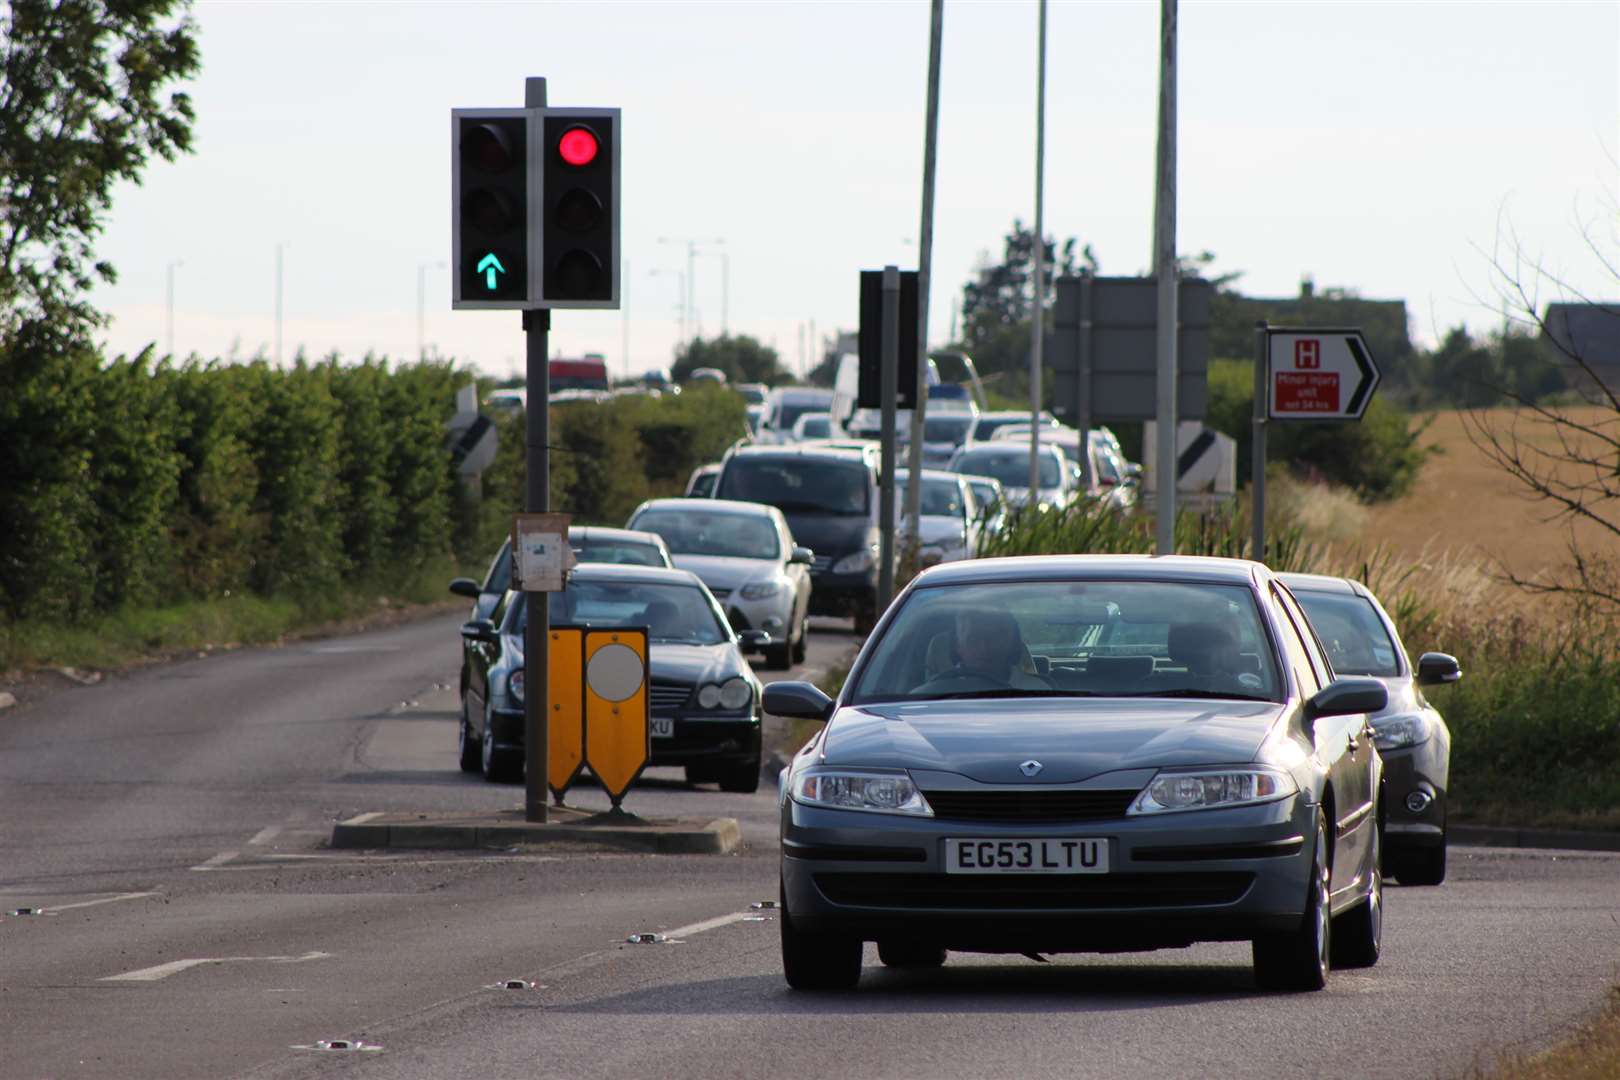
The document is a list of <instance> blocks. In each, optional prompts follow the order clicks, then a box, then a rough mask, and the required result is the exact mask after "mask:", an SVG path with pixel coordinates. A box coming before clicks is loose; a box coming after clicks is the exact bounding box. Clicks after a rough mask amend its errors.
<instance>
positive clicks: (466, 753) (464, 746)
mask: <svg viewBox="0 0 1620 1080" xmlns="http://www.w3.org/2000/svg"><path fill="white" fill-rule="evenodd" d="M482 753H483V748H482V747H481V746H480V745H479V743H478V740H476V739H474V738H473V733H472V722H471V721H470V720H468V719H467V699H466V698H465V697H463V698H462V699H461V771H462V772H477V771H478V770H479V769H480V768H481V767H482V766H483V762H482V760H481V757H482Z"/></svg>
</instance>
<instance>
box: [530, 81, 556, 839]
mask: <svg viewBox="0 0 1620 1080" xmlns="http://www.w3.org/2000/svg"><path fill="white" fill-rule="evenodd" d="M523 104H524V107H525V108H529V109H540V108H544V107H545V104H546V80H544V79H525V80H524V83H523ZM550 334H551V311H550V310H549V309H546V308H540V309H538V310H534V311H525V312H524V313H523V336H524V359H525V365H526V366H525V380H524V386H525V389H526V391H527V395H526V396H527V402H528V405H527V408H526V409H525V417H524V421H525V433H524V434H525V441H526V443H527V446H526V450H527V456H528V475H527V477H526V479H525V485H524V486H525V488H526V490H525V492H524V504H525V505H526V506H527V507H528V510H529V512H530V513H532V514H543V513H546V512H547V511H548V510H550V509H551V457H550V453H549V451H548V450H547V444H548V443H549V442H550V440H551V407H550V398H551V360H550V354H549V352H548V351H547V344H548V342H547V339H548V338H549V337H550ZM527 603H528V606H529V616H528V624H527V625H526V626H525V627H524V630H523V657H524V660H523V666H524V668H525V675H526V676H527V682H528V686H527V692H526V693H525V694H524V699H523V750H524V758H525V761H524V765H525V771H524V779H523V818H524V820H525V821H535V822H540V823H542V824H543V823H545V822H546V821H547V820H548V810H547V807H546V781H547V778H548V776H549V774H550V762H549V760H548V755H549V751H550V742H551V730H550V724H549V722H548V717H547V716H546V705H547V703H548V702H549V701H550V700H551V688H550V685H549V673H550V667H551V663H550V653H549V652H548V645H549V638H548V635H547V633H546V631H547V630H548V629H549V628H550V624H551V597H550V596H549V595H548V594H547V593H543V592H531V593H529V594H528V597H527Z"/></svg>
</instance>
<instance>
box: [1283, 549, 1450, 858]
mask: <svg viewBox="0 0 1620 1080" xmlns="http://www.w3.org/2000/svg"><path fill="white" fill-rule="evenodd" d="M1282 579H1283V582H1284V583H1285V584H1287V586H1288V588H1289V589H1290V590H1292V591H1293V593H1294V595H1295V596H1297V597H1298V598H1299V605H1300V607H1302V608H1304V609H1305V617H1306V618H1308V619H1310V621H1311V626H1312V627H1313V628H1314V629H1315V630H1316V636H1317V637H1318V638H1319V639H1320V640H1321V642H1322V645H1323V647H1324V648H1325V649H1326V650H1327V654H1328V659H1329V660H1331V661H1332V662H1333V668H1334V670H1335V671H1340V672H1343V673H1345V674H1347V675H1370V676H1372V677H1373V678H1376V679H1378V680H1380V681H1381V682H1382V683H1383V684H1384V685H1385V686H1386V687H1388V688H1389V705H1388V706H1387V707H1386V708H1384V709H1382V710H1381V711H1379V712H1377V713H1374V714H1373V715H1372V717H1371V718H1370V720H1371V723H1372V726H1373V744H1374V745H1375V746H1377V747H1378V753H1379V756H1380V757H1382V758H1383V759H1384V788H1385V791H1386V793H1387V794H1386V800H1385V801H1386V803H1387V810H1386V815H1387V817H1386V821H1385V823H1384V873H1386V874H1388V875H1389V876H1390V877H1392V878H1395V879H1396V880H1397V881H1399V882H1400V883H1401V884H1402V885H1438V884H1440V883H1441V882H1442V881H1444V880H1445V879H1446V787H1447V784H1448V782H1449V779H1450V776H1451V729H1450V728H1448V727H1446V722H1445V720H1444V719H1442V718H1441V716H1440V712H1439V710H1437V709H1436V708H1435V707H1434V706H1433V705H1431V704H1430V703H1429V701H1428V699H1427V698H1425V697H1424V696H1423V691H1422V689H1421V688H1422V687H1425V686H1443V685H1446V684H1449V683H1454V682H1456V681H1457V680H1458V679H1461V678H1462V670H1461V669H1460V668H1459V667H1458V666H1457V661H1456V658H1455V657H1451V656H1447V655H1446V654H1445V653H1424V654H1423V655H1422V656H1420V657H1418V662H1417V669H1416V670H1415V671H1414V670H1413V668H1412V664H1411V661H1410V660H1408V658H1407V655H1406V648H1405V646H1403V645H1402V644H1401V639H1400V635H1399V634H1397V633H1396V631H1395V621H1394V620H1393V619H1391V618H1390V617H1389V613H1388V612H1386V611H1385V610H1384V606H1383V605H1382V604H1380V603H1379V602H1378V598H1377V597H1375V596H1374V595H1373V594H1372V592H1371V591H1370V590H1369V589H1368V588H1367V587H1366V586H1365V585H1363V584H1361V582H1359V581H1351V580H1348V579H1346V578H1336V577H1325V576H1322V575H1318V574H1284V575H1282Z"/></svg>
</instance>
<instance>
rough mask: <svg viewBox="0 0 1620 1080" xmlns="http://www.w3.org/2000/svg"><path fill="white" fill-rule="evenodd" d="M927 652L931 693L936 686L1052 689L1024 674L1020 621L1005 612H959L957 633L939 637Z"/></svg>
mask: <svg viewBox="0 0 1620 1080" xmlns="http://www.w3.org/2000/svg"><path fill="white" fill-rule="evenodd" d="M928 652H929V657H928V659H929V665H928V666H929V669H930V672H931V674H930V677H929V680H928V683H926V684H925V685H926V686H927V687H929V688H930V689H934V688H935V687H934V684H935V683H949V684H952V685H955V684H957V683H958V682H960V683H961V684H962V687H963V688H971V687H972V686H979V687H983V686H984V685H986V684H989V685H992V686H1005V687H1016V688H1019V689H1025V690H1049V689H1051V684H1050V683H1048V682H1047V681H1046V680H1045V679H1042V678H1041V677H1040V676H1038V675H1034V674H1031V673H1030V672H1028V671H1025V670H1024V658H1025V655H1026V654H1025V650H1024V639H1023V635H1022V634H1020V633H1019V630H1018V620H1017V619H1015V618H1013V617H1012V616H1011V615H1009V614H1008V613H1006V612H1004V611H959V612H957V613H956V622H955V626H954V633H951V634H940V635H939V636H938V637H937V638H935V640H934V642H933V643H932V644H931V645H930V646H929V650H928ZM942 654H943V655H942ZM919 689H921V688H919Z"/></svg>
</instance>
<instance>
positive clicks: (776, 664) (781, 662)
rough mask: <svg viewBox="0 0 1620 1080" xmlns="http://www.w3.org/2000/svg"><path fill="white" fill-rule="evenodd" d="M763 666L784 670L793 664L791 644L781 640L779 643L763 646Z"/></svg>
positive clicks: (774, 669)
mask: <svg viewBox="0 0 1620 1080" xmlns="http://www.w3.org/2000/svg"><path fill="white" fill-rule="evenodd" d="M765 666H766V667H768V668H770V669H771V670H772V671H786V670H788V669H789V668H791V667H792V666H793V645H792V644H791V643H790V642H786V641H784V642H782V644H780V645H767V646H765Z"/></svg>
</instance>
